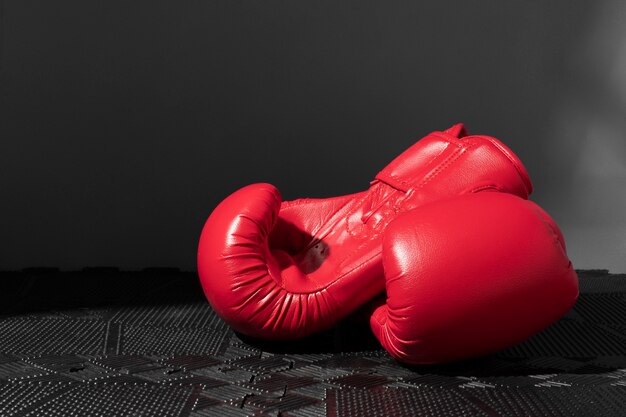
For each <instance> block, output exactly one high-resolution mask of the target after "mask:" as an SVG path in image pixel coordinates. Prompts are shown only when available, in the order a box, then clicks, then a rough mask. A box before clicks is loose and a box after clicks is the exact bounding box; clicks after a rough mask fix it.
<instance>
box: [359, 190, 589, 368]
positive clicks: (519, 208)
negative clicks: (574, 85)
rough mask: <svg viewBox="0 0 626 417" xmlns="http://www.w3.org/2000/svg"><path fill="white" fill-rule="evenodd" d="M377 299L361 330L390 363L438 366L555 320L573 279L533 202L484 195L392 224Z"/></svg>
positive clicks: (555, 235)
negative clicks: (383, 296) (366, 328)
mask: <svg viewBox="0 0 626 417" xmlns="http://www.w3.org/2000/svg"><path fill="white" fill-rule="evenodd" d="M383 263H384V269H385V275H386V280H387V284H386V288H387V302H386V305H382V306H380V307H378V308H377V309H376V310H375V312H374V314H373V315H372V318H371V327H372V330H373V331H374V334H375V335H376V337H377V338H378V339H379V340H380V342H381V344H382V345H383V346H384V348H385V349H386V350H387V351H388V352H389V353H390V354H391V355H392V356H394V357H395V358H397V359H398V360H401V361H403V362H408V363H414V364H432V363H440V362H448V361H453V360H459V359H464V358H469V357H474V356H479V355H483V354H487V353H490V352H494V351H497V350H500V349H503V348H506V347H508V346H512V345H514V344H517V343H519V342H521V341H522V340H524V339H526V338H527V337H529V336H531V335H532V334H534V333H536V332H538V331H540V330H542V329H544V328H545V327H547V326H549V325H550V324H552V323H553V322H555V321H556V320H557V319H559V318H560V317H561V316H563V315H564V314H565V313H566V312H567V311H568V310H569V309H570V308H571V307H572V306H573V305H574V302H575V301H576V298H577V297H578V279H577V276H576V272H575V271H574V269H573V268H572V264H571V263H570V261H569V259H568V257H567V255H566V252H565V245H564V242H563V236H562V234H561V232H560V230H559V229H558V227H557V226H556V224H555V223H554V222H553V221H552V220H551V219H550V217H549V216H548V215H547V214H546V213H545V212H544V211H543V210H542V209H541V208H540V207H539V206H537V205H536V204H534V203H533V202H531V201H528V200H523V199H521V198H518V197H516V196H513V195H510V194H502V193H494V192H484V193H477V194H471V195H465V196H460V197H456V198H454V199H449V200H446V201H440V202H435V203H433V204H430V205H427V206H424V207H421V208H418V209H415V210H413V211H411V212H410V213H406V214H403V215H402V216H399V217H398V218H397V219H395V220H394V221H393V222H392V223H391V224H390V225H389V227H388V228H387V231H386V232H385V237H384V242H383Z"/></svg>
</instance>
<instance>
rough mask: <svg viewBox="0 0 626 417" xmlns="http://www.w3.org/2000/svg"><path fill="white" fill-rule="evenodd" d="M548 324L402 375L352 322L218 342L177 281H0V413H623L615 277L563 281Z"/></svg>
mask: <svg viewBox="0 0 626 417" xmlns="http://www.w3.org/2000/svg"><path fill="white" fill-rule="evenodd" d="M579 276H580V283H581V285H580V287H581V296H580V299H579V301H578V303H577V304H576V306H575V307H574V309H573V310H572V311H570V312H569V313H568V314H567V316H566V317H564V318H563V319H562V320H561V321H559V322H558V323H556V324H555V325H554V326H552V327H550V328H549V329H547V330H545V331H544V332H542V333H540V334H538V335H536V336H535V337H533V338H531V339H530V340H528V341H527V342H525V343H523V344H521V345H518V346H515V347H513V348H511V349H508V350H506V351H503V352H500V353H498V354H495V355H491V356H488V357H485V358H480V359H476V360H471V361H465V362H460V363H454V364H449V365H445V366H406V365H402V364H400V363H398V362H396V361H395V360H393V359H392V358H391V357H389V356H388V355H387V354H386V353H385V351H383V350H381V348H380V345H378V343H377V341H376V340H375V339H374V338H373V336H372V335H371V333H370V331H369V328H368V327H367V326H366V325H365V324H363V323H361V322H359V321H358V320H355V319H349V320H346V321H344V322H342V323H340V324H339V325H337V326H336V327H335V328H333V329H332V330H330V331H327V332H324V333H322V334H319V335H316V336H314V337H310V338H308V339H306V340H302V341H298V342H289V343H266V342H264V343H262V342H259V341H255V340H250V339H247V338H245V337H243V336H241V335H237V334H235V333H234V332H232V331H231V330H230V329H229V328H228V326H226V325H225V324H224V323H223V322H222V321H221V320H220V319H219V318H218V317H217V316H216V315H215V313H214V312H213V311H212V310H211V308H210V307H209V305H208V303H207V302H206V301H205V299H204V296H203V294H202V291H201V289H200V287H199V284H198V280H197V277H196V276H195V274H193V273H185V272H180V271H178V270H175V269H146V270H143V271H141V272H124V271H119V270H117V269H114V268H89V269H84V270H82V271H77V272H59V271H58V270H55V269H41V268H39V269H26V270H24V271H21V272H5V273H2V274H0V299H1V307H0V416H70V415H77V416H92V415H93V416H153V415H154V416H254V415H274V416H278V415H280V416H324V415H328V416H405V415H409V416H410V415H416V416H457V415H458V416H489V417H493V416H624V415H626V276H624V275H611V274H608V272H607V271H579Z"/></svg>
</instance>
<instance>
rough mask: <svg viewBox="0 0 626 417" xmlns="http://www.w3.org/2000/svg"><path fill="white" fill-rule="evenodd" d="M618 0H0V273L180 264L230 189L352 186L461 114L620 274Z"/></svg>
mask: <svg viewBox="0 0 626 417" xmlns="http://www.w3.org/2000/svg"><path fill="white" fill-rule="evenodd" d="M623 4H624V3H621V2H619V1H615V2H609V1H589V2H572V1H571V0H559V1H551V2H540V1H537V2H527V1H523V2H521V1H520V2H502V1H496V0H494V1H485V2H464V1H426V2H416V1H405V2H373V1H315V2H313V1H311V2H299V1H296V2H294V1H262V2H261V1H239V0H214V1H173V0H150V1H126V0H125V1H119V0H107V1H86V0H73V1H69V0H65V1H48V0H45V1H43V0H20V1H3V2H1V8H2V12H1V14H2V15H1V40H0V48H1V49H0V143H1V147H0V191H1V198H2V204H1V205H0V239H1V241H0V244H1V247H0V251H1V252H0V269H15V268H21V267H25V266H58V267H61V268H63V269H73V268H79V267H82V266H96V265H98V266H101V265H113V266H119V267H122V268H141V267H145V266H178V267H181V268H184V269H193V268H195V256H196V243H197V239H198V236H199V233H200V231H201V228H202V225H203V223H204V220H205V219H206V217H207V216H208V215H209V213H210V212H211V210H212V209H213V208H214V206H215V205H216V204H217V203H218V202H219V201H220V200H221V199H222V198H224V197H225V196H226V195H227V194H229V193H230V192H232V191H234V190H235V189H237V188H238V187H241V186H243V185H245V184H248V183H251V182H259V181H268V182H272V183H274V184H276V185H277V186H279V187H280V188H281V190H282V191H283V195H284V197H285V198H286V199H293V198H297V197H304V196H309V197H324V196H331V195H337V194H346V193H350V192H355V191H359V190H362V189H364V188H365V187H367V185H368V182H369V181H370V180H371V179H372V178H373V176H374V175H375V174H376V172H377V171H378V170H379V169H380V168H382V167H383V166H384V165H385V164H386V163H387V162H388V161H390V160H391V159H392V158H393V157H394V156H395V155H397V154H398V153H399V152H401V151H402V150H404V149H405V148H406V147H408V146H409V145H410V144H412V143H413V142H414V141H415V140H417V139H419V138H420V137H422V136H423V135H425V134H426V133H428V132H430V131H432V130H438V129H444V128H447V127H448V126H450V125H451V124H453V123H455V122H457V121H463V122H465V123H466V124H467V126H468V128H469V129H470V131H471V132H476V133H484V134H490V135H493V136H496V137H499V138H500V139H501V140H503V141H504V142H505V143H507V144H508V145H509V146H510V147H511V148H512V149H513V150H514V151H515V152H516V153H517V154H518V155H519V156H520V157H521V158H522V160H523V161H524V162H525V164H526V166H527V168H528V170H529V171H530V174H531V176H532V178H533V180H534V183H535V190H536V192H535V194H534V196H533V198H534V200H535V201H537V202H538V203H540V204H541V205H543V206H544V207H545V208H546V209H547V210H548V211H549V212H550V213H551V214H552V215H553V216H554V217H555V219H556V220H557V222H559V224H561V226H562V228H563V231H564V233H565V236H566V239H567V242H568V244H569V252H570V255H571V257H572V259H573V261H574V264H575V266H576V267H578V268H595V267H599V268H610V269H612V270H613V271H622V272H624V271H626V257H625V255H626V218H625V216H624V213H625V212H626V188H625V186H626V141H625V137H626V133H625V132H626V117H625V116H626V6H624V5H623Z"/></svg>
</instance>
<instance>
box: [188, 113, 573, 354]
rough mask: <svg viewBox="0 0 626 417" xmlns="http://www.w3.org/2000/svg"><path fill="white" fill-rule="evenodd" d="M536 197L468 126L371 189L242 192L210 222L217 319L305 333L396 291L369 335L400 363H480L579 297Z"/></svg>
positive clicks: (493, 143) (292, 334)
mask: <svg viewBox="0 0 626 417" xmlns="http://www.w3.org/2000/svg"><path fill="white" fill-rule="evenodd" d="M531 191H532V185H531V182H530V178H529V176H528V174H527V172H526V169H525V168H524V166H523V165H522V163H521V162H520V160H519V159H518V158H517V157H516V156H515V155H514V154H513V152H511V150H510V149H508V148H507V147H506V146H505V145H504V144H502V143H501V142H500V141H498V140H497V139H495V138H492V137H488V136H468V135H467V132H466V131H465V129H464V128H463V125H461V124H459V125H455V126H453V127H451V128H450V129H448V130H446V131H443V132H433V133H431V134H429V135H428V136H426V137H424V138H423V139H421V140H419V141H418V142H417V143H415V144H414V145H413V146H411V147H410V148H409V149H408V150H406V151H405V152H404V153H402V154H401V155H400V156H398V157H397V158H396V159H395V160H394V161H392V162H391V164H389V165H388V166H387V167H386V168H384V169H383V170H382V171H381V172H380V173H379V174H378V175H377V176H376V178H375V179H374V181H372V182H371V185H370V187H369V189H368V190H367V191H364V192H361V193H357V194H351V195H347V196H342V197H334V198H327V199H299V200H294V201H287V202H284V201H282V200H281V196H280V193H279V191H278V190H277V189H276V188H275V187H274V186H272V185H270V184H253V185H250V186H247V187H244V188H242V189H240V190H238V191H236V192H235V193H233V194H231V195H230V196H229V197H227V198H226V199H225V200H224V201H222V202H221V203H220V204H219V205H218V206H217V208H215V210H214V211H213V213H212V214H211V215H210V217H209V219H208V220H207V222H206V224H205V226H204V229H203V231H202V235H201V237H200V244H199V248H198V273H199V276H200V280H201V283H202V287H203V289H204V292H205V294H206V296H207V298H208V300H209V302H210V304H211V306H212V307H213V308H214V309H215V311H216V312H217V314H218V315H219V316H220V317H222V318H223V319H224V320H225V321H226V322H227V323H228V324H229V325H231V326H232V327H233V329H235V330H236V331H239V332H241V333H243V334H246V335H249V336H252V337H256V338H262V339H274V340H288V339H297V338H302V337H304V336H308V335H310V334H312V333H315V332H319V331H321V330H325V329H328V328H330V327H331V326H333V325H334V324H335V323H337V322H338V321H339V320H341V319H343V318H344V317H346V316H347V315H348V314H350V313H352V312H354V311H355V310H357V309H359V308H360V307H362V306H364V305H366V304H367V303H372V300H374V299H375V297H376V296H377V295H379V294H381V293H383V292H385V291H386V301H385V300H384V299H383V298H382V297H379V298H377V300H381V301H380V302H378V305H376V306H374V307H373V308H372V309H371V311H372V314H371V319H370V325H371V329H372V331H373V332H374V334H375V336H376V337H377V338H378V340H379V341H380V343H381V344H382V346H383V347H384V348H385V349H386V350H387V351H388V352H389V354H391V355H392V356H393V357H395V358H396V359H398V360H400V361H403V362H407V363H412V364H433V363H442V362H449V361H455V360H460V359H465V358H470V357H476V356H480V355H484V354H488V353H491V352H495V351H497V350H500V349H503V348H506V347H509V346H512V345H514V344H517V343H519V342H521V341H523V340H524V339H526V338H528V337H529V336H531V335H533V334H535V333H537V332H539V331H540V330H542V329H544V328H546V327H547V326H549V325H550V324H552V323H553V322H555V321H556V320H558V319H559V318H560V317H561V316H562V315H564V314H565V313H566V312H567V311H568V310H569V309H570V308H571V307H572V305H573V304H574V302H575V301H576V299H577V297H578V280H577V276H576V272H575V271H574V269H573V267H572V264H571V262H570V261H569V259H568V257H567V254H566V252H565V243H564V241H563V235H562V234H561V232H560V230H559V228H558V226H557V225H556V224H555V223H554V221H553V220H552V219H551V218H550V216H548V214H546V212H545V211H543V210H542V209H541V208H540V207H539V206H538V205H536V204H535V203H533V202H531V201H529V200H528V199H527V198H528V195H529V194H530V193H531ZM374 302H376V301H374Z"/></svg>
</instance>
